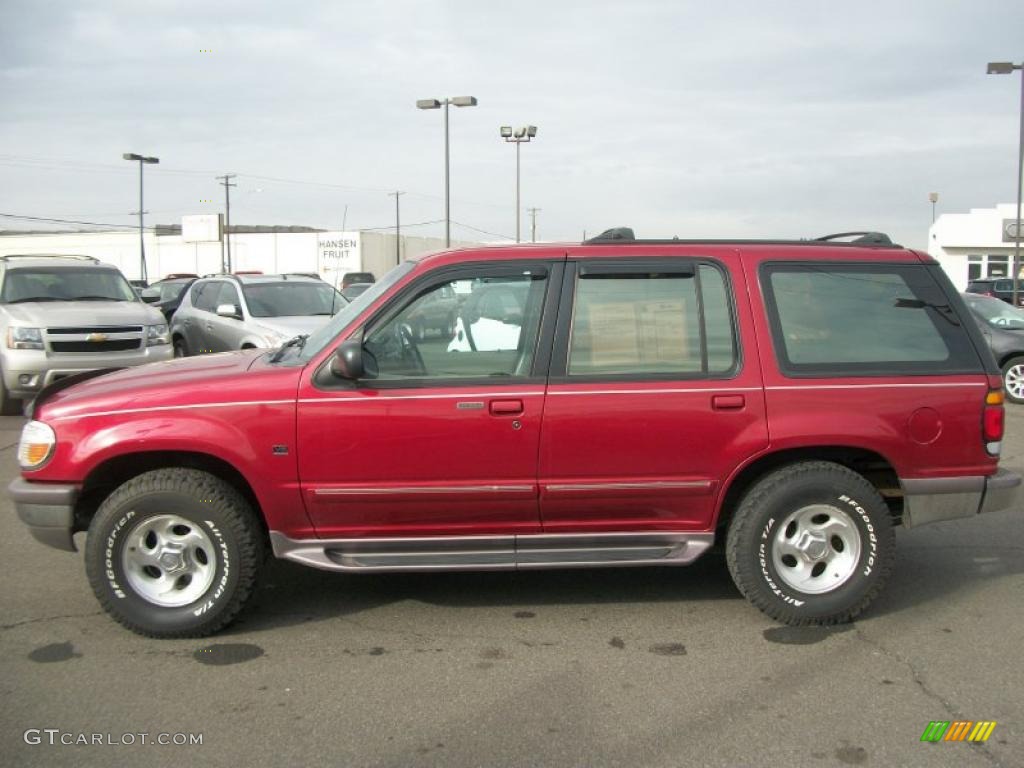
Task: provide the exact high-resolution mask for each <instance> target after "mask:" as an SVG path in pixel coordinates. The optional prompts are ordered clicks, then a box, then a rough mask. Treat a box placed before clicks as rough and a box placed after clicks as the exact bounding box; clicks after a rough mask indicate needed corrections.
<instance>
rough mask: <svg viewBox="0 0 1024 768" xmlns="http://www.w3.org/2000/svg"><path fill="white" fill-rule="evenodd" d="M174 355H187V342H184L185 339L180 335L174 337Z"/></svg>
mask: <svg viewBox="0 0 1024 768" xmlns="http://www.w3.org/2000/svg"><path fill="white" fill-rule="evenodd" d="M174 356H175V357H188V344H186V343H185V339H184V338H183V337H181V336H175V337H174Z"/></svg>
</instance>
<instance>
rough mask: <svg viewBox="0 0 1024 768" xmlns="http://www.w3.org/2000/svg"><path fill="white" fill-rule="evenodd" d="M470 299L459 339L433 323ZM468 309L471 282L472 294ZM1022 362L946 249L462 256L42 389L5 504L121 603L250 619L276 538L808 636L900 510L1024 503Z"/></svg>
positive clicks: (332, 564)
mask: <svg viewBox="0 0 1024 768" xmlns="http://www.w3.org/2000/svg"><path fill="white" fill-rule="evenodd" d="M438 296H444V297H446V300H449V299H451V301H452V303H453V305H454V306H453V313H454V320H453V322H452V324H451V326H452V327H451V328H446V330H445V333H443V334H439V335H435V334H430V335H423V334H417V333H415V332H414V329H415V328H416V326H415V324H414V323H413V322H411V319H414V318H416V317H417V316H418V314H419V312H420V309H421V308H422V307H423V306H426V305H427V304H429V303H430V302H432V301H435V300H436V299H437V297H438ZM452 297H454V298H452ZM1000 385H1001V380H1000V372H999V369H998V368H997V367H996V365H995V362H994V360H993V359H992V356H991V353H990V352H989V350H988V348H987V346H986V344H985V341H984V339H983V338H982V336H981V334H980V332H979V330H978V327H977V325H976V324H975V323H974V322H973V320H972V319H971V317H970V315H969V313H968V310H967V309H966V307H965V306H964V304H963V301H962V300H961V298H960V296H959V295H958V294H957V292H956V291H955V290H954V289H953V287H952V286H951V284H950V282H949V281H948V280H947V278H946V276H945V275H944V274H943V272H942V270H941V268H940V267H939V265H938V264H937V263H936V262H935V261H934V260H933V259H932V258H930V257H929V256H928V255H926V254H924V253H920V252H916V251H912V250H908V249H905V248H902V247H900V246H896V245H893V244H891V243H890V242H889V241H888V239H887V238H885V237H884V236H879V235H871V234H869V235H865V236H862V237H858V238H857V239H856V240H855V241H854V242H852V243H850V242H834V241H829V240H820V241H797V242H779V241H773V242H761V241H758V242H737V241H729V242H723V241H683V240H671V241H640V240H634V239H633V237H632V233H631V232H630V231H629V230H617V231H610V232H609V233H606V235H604V236H601V237H599V238H597V239H595V240H591V241H588V242H586V243H583V244H580V245H523V246H508V247H493V248H480V249H474V250H460V251H457V252H449V253H440V254H436V255H432V256H429V257H426V258H423V259H421V260H419V261H409V262H405V263H403V264H401V265H400V266H398V267H396V268H395V269H394V270H393V271H391V272H390V273H389V274H388V275H386V276H385V277H384V278H383V279H382V280H381V281H380V282H378V283H375V284H374V285H373V286H372V287H371V288H370V289H368V290H367V291H366V292H365V293H364V294H362V295H361V296H360V297H359V298H358V299H356V300H355V301H354V302H352V303H351V304H350V305H348V306H346V307H345V308H344V309H343V310H342V311H341V312H340V313H339V314H338V315H336V316H335V317H334V318H333V319H332V320H331V322H330V324H328V325H327V326H325V327H323V328H322V329H320V330H318V331H316V332H314V333H312V334H310V335H309V336H308V337H307V336H297V337H295V338H294V339H292V340H291V341H289V342H287V343H285V344H284V345H283V346H281V347H280V348H278V349H277V350H274V351H270V352H267V351H264V350H245V351H241V352H231V353H225V354H220V355H211V356H206V357H201V358H189V359H185V360H175V361H171V362H166V363H158V364H154V365H149V366H144V367H142V368H138V369H130V370H123V371H118V372H98V373H97V372H93V373H90V374H84V375H82V376H80V377H77V378H68V379H64V380H62V381H60V382H57V383H55V384H54V385H52V386H51V387H49V388H47V389H46V390H45V391H43V392H42V393H41V394H40V395H39V397H37V398H36V401H35V403H34V405H33V407H32V413H31V414H30V418H31V421H30V422H29V423H28V424H27V425H26V426H25V428H24V432H23V434H22V438H21V443H20V446H19V453H18V455H19V461H20V464H21V467H22V471H23V477H22V478H19V479H17V480H15V481H14V482H13V483H12V485H11V487H10V494H11V496H12V497H13V499H14V501H15V502H16V506H17V509H18V513H19V515H20V516H21V518H22V520H23V521H24V522H25V523H26V524H27V525H28V526H29V528H30V530H31V531H32V533H33V534H34V535H35V537H36V538H37V539H39V540H40V541H42V542H44V543H47V544H50V545H52V546H56V547H59V548H63V549H68V550H73V549H74V546H75V545H74V543H73V538H72V536H73V534H74V533H76V532H79V531H88V537H87V539H86V542H85V565H86V570H87V572H88V576H89V580H90V582H91V584H92V587H93V589H94V591H95V593H96V595H97V597H98V598H99V601H100V603H102V605H103V607H104V608H105V609H106V610H107V611H108V612H109V613H110V614H111V615H112V616H113V617H114V618H115V619H116V620H117V621H119V622H121V623H122V624H123V625H125V626H126V627H128V628H130V629H132V630H134V631H136V632H139V633H141V634H145V635H150V636H156V637H193V636H202V635H206V634H209V633H212V632H214V631H216V630H218V629H220V628H221V627H223V626H225V625H226V624H227V623H228V622H230V621H231V620H232V619H233V618H234V617H235V616H236V615H237V614H238V612H239V611H240V610H241V609H242V608H243V606H244V605H245V604H246V602H247V601H248V600H249V598H250V597H251V595H252V593H253V590H254V587H255V585H256V583H257V579H258V577H259V574H260V571H261V567H262V565H263V563H264V559H265V553H266V551H267V550H268V549H270V550H272V551H273V553H274V555H276V556H277V557H279V558H285V559H288V560H292V561H295V562H299V563H304V564H306V565H310V566H313V567H315V568H323V569H327V570H333V571H348V572H371V571H443V570H499V569H500V570H517V569H535V568H576V567H591V566H626V565H630V566H640V565H685V564H687V563H691V562H693V561H694V560H696V559H697V558H698V557H700V555H701V554H702V553H703V552H705V551H706V550H707V549H708V548H709V547H711V546H712V545H713V544H714V543H715V542H716V541H718V542H722V543H724V546H725V553H726V559H727V562H728V567H729V569H730V571H731V573H732V575H733V578H734V579H735V582H736V585H737V587H738V588H739V590H740V591H741V592H742V593H743V594H744V595H745V596H746V597H747V598H748V599H749V600H750V601H751V602H752V603H753V604H754V605H756V606H757V607H758V608H760V609H761V610H762V611H764V612H765V613H766V614H768V615H769V616H771V617H772V618H773V619H776V620H778V621H781V622H785V623H787V624H796V625H799V624H833V623H837V622H844V621H848V620H850V619H852V618H853V617H855V616H857V615H858V614H859V613H860V612H861V611H863V610H864V609H865V607H866V606H867V605H868V604H869V603H870V602H871V600H872V598H874V597H875V595H876V594H877V593H878V592H879V590H880V589H881V587H882V583H883V581H884V580H885V577H886V575H887V574H888V573H889V571H890V569H891V568H892V564H893V561H894V558H895V552H894V528H895V526H897V525H904V526H908V527H910V526H918V525H922V524H925V523H930V522H935V521H939V520H949V519H953V518H960V517H972V516H974V515H976V514H978V513H979V512H989V511H993V510H1001V509H1006V508H1008V507H1011V506H1012V505H1013V503H1014V500H1015V498H1016V495H1017V490H1018V486H1019V485H1020V477H1019V476H1018V475H1016V474H1013V473H1010V472H1007V471H1004V470H1000V469H999V468H998V466H997V465H998V460H999V450H1000V441H1001V439H1002V435H1003V393H1002V390H1001V389H1000Z"/></svg>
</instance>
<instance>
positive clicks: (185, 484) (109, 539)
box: [85, 468, 266, 637]
mask: <svg viewBox="0 0 1024 768" xmlns="http://www.w3.org/2000/svg"><path fill="white" fill-rule="evenodd" d="M265 551H266V549H265V543H264V539H263V534H262V529H261V526H260V525H259V522H258V521H257V519H256V516H255V514H254V513H253V511H252V509H251V508H250V506H249V504H248V503H247V502H246V500H245V499H244V498H243V497H242V495H241V494H240V493H238V491H236V490H235V489H234V488H233V487H231V486H230V485H228V484H227V483H225V482H224V481H223V480H220V479H219V478H216V477H214V476H213V475H210V474H208V473H206V472H201V471H199V470H195V469H180V468H173V469H159V470H154V471H152V472H146V473H144V474H141V475H139V476H137V477H135V478H133V479H131V480H129V481H128V482H126V483H124V484H123V485H122V486H121V487H119V488H118V489H117V490H116V491H114V492H113V493H112V494H111V495H110V496H109V497H108V498H107V499H106V500H105V501H104V502H103V503H102V504H101V505H100V508H99V509H98V510H97V512H96V515H95V516H94V517H93V520H92V523H91V524H90V526H89V537H88V540H87V542H86V552H85V564H86V571H87V573H88V575H89V582H90V584H91V585H92V588H93V592H95V594H96V597H97V598H98V599H99V601H100V604H101V605H102V606H103V608H104V609H105V610H106V611H107V613H109V614H110V615H111V616H113V617H114V618H115V619H116V620H117V621H118V622H120V623H121V624H123V625H124V626H125V627H127V628H128V629H131V630H132V631H134V632H137V633H138V634H141V635H147V636H149V637H203V636H205V635H209V634H212V633H213V632H216V631H217V630H219V629H221V628H223V627H224V626H226V625H227V624H228V623H229V622H231V621H232V620H233V619H234V618H235V617H236V616H237V615H238V613H239V612H240V611H241V610H242V608H243V607H245V604H246V603H247V602H248V601H249V599H250V597H251V596H252V594H253V591H254V589H255V586H256V582H257V578H258V576H259V572H260V568H261V566H262V564H263V561H264V558H265Z"/></svg>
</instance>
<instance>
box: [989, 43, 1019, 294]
mask: <svg viewBox="0 0 1024 768" xmlns="http://www.w3.org/2000/svg"><path fill="white" fill-rule="evenodd" d="M1018 69H1019V70H1021V78H1020V145H1019V146H1018V148H1017V229H1016V231H1015V232H1014V236H1013V300H1012V301H1013V306H1015V307H1016V306H1017V293H1018V291H1019V288H1020V280H1019V278H1020V240H1021V237H1022V236H1024V232H1021V230H1020V204H1021V201H1020V197H1021V178H1022V175H1024V62H1022V63H1020V64H1014V63H1012V62H1009V61H990V62H989V63H988V70H987V74H989V75H1012V74H1013V72H1014V70H1018Z"/></svg>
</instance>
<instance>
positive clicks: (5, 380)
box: [0, 254, 172, 415]
mask: <svg viewBox="0 0 1024 768" xmlns="http://www.w3.org/2000/svg"><path fill="white" fill-rule="evenodd" d="M0 334H2V336H3V342H2V343H0V370H2V376H0V412H2V413H3V414H4V415H14V414H17V413H20V412H21V403H20V402H19V401H20V400H22V399H28V398H32V397H35V395H36V394H37V393H38V392H39V390H41V389H42V388H43V387H45V386H46V385H47V384H50V383H51V382H53V381H56V380H57V379H60V378H63V377H65V376H70V375H71V374H73V373H80V372H82V371H89V370H94V369H97V368H124V367H126V366H130V365H140V364H142V363H149V362H153V361H155V360H167V359H168V358H170V357H171V356H172V353H171V347H170V340H169V337H168V334H167V325H166V321H165V320H164V317H163V315H162V314H160V312H159V310H156V309H153V308H152V307H148V306H146V305H145V304H144V303H143V302H142V301H140V300H139V297H138V296H137V295H136V293H135V291H134V290H132V287H131V286H130V285H129V284H128V281H127V280H125V278H124V275H122V274H121V272H120V271H118V269H117V268H116V267H114V266H112V265H110V264H103V263H101V262H100V261H98V260H97V259H94V258H92V257H91V256H63V255H45V254H31V255H25V256H20V255H11V256H0Z"/></svg>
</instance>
